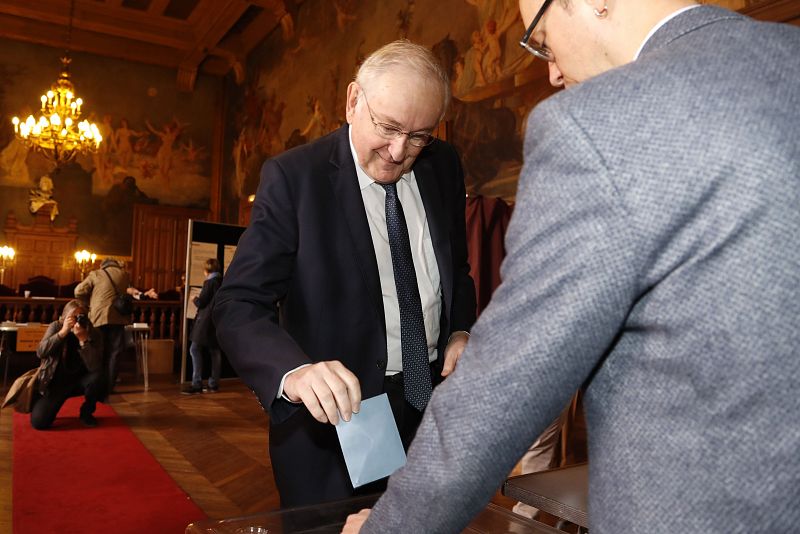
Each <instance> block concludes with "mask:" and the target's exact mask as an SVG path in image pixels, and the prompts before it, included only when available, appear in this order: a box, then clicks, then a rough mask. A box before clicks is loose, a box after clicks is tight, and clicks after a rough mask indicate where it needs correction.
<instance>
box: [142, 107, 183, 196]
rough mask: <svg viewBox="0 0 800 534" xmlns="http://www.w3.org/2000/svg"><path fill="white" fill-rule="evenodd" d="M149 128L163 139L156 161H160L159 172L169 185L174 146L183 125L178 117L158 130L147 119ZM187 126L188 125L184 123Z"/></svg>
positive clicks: (146, 122)
mask: <svg viewBox="0 0 800 534" xmlns="http://www.w3.org/2000/svg"><path fill="white" fill-rule="evenodd" d="M144 122H145V124H146V125H147V129H148V130H150V132H152V133H153V135H155V136H156V137H158V138H159V139H161V145H160V146H159V147H158V152H157V153H156V162H157V163H158V172H159V174H160V175H161V178H162V179H164V180H165V185H167V186H169V182H168V179H169V171H170V169H171V168H172V148H173V146H174V145H175V140H176V139H178V136H179V135H180V134H181V131H182V129H183V128H182V125H181V124H180V123H178V121H177V119H176V120H173V121H171V122H167V123H165V124H164V127H163V128H162V129H161V130H156V129H155V128H154V127H153V125H152V124H150V121H148V120H146V119H145V121H144ZM183 126H186V125H183Z"/></svg>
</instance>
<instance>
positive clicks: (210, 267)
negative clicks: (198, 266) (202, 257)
mask: <svg viewBox="0 0 800 534" xmlns="http://www.w3.org/2000/svg"><path fill="white" fill-rule="evenodd" d="M203 269H205V270H206V272H209V273H219V272H221V269H220V268H219V260H218V259H217V258H208V259H207V260H206V262H205V263H204V264H203Z"/></svg>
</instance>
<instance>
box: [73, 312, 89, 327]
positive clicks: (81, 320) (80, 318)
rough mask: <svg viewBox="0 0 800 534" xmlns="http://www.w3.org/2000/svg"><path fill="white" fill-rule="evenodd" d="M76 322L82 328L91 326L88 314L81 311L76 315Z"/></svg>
mask: <svg viewBox="0 0 800 534" xmlns="http://www.w3.org/2000/svg"><path fill="white" fill-rule="evenodd" d="M75 322H76V323H77V324H79V325H80V326H81V327H82V328H86V327H87V326H89V318H88V317H87V316H86V314H85V313H79V314H78V315H76V316H75Z"/></svg>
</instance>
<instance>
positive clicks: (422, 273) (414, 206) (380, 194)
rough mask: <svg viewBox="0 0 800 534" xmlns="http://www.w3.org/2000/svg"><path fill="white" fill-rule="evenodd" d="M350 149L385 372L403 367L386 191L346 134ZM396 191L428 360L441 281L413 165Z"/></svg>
mask: <svg viewBox="0 0 800 534" xmlns="http://www.w3.org/2000/svg"><path fill="white" fill-rule="evenodd" d="M350 151H351V152H352V154H353V161H354V162H355V165H356V174H357V175H358V185H359V188H360V189H361V197H362V198H363V199H364V209H365V210H366V213H367V221H368V222H369V232H370V235H371V236H372V245H373V247H374V248H375V259H376V260H377V262H378V275H379V276H380V281H381V293H382V295H383V312H384V315H385V317H386V350H387V354H388V356H389V361H388V362H387V364H386V374H387V375H391V374H395V373H397V372H400V371H402V370H403V352H402V349H401V347H400V305H399V304H398V301H397V286H395V283H394V269H393V267H392V251H391V249H390V248H389V234H388V231H387V229H386V191H385V190H384V189H383V187H382V186H381V185H380V184H379V183H377V182H375V181H374V180H373V179H372V178H370V177H369V176H368V175H367V173H366V172H364V169H362V168H361V165H359V163H358V156H357V155H356V152H355V148H354V147H353V140H352V138H351V139H350ZM396 185H397V197H398V198H399V199H400V203H401V204H402V205H403V214H404V215H405V219H406V225H407V226H408V239H409V242H410V243H411V256H412V258H413V260H414V270H415V271H416V273H417V286H418V287H419V296H420V300H421V301H422V315H423V317H424V318H425V335H426V337H427V339H428V361H431V362H432V361H435V360H436V357H437V350H436V344H437V341H438V339H439V321H440V318H441V312H442V287H441V278H440V276H439V265H438V263H437V262H436V255H435V254H434V252H433V242H432V241H431V233H430V229H429V228H428V219H427V218H426V217H425V207H424V206H423V205H422V197H421V196H420V193H419V186H418V185H417V179H416V176H415V175H414V171H413V170H412V171H411V172H409V173H407V174H404V175H403V176H402V177H401V178H400V180H398V181H397V184H396Z"/></svg>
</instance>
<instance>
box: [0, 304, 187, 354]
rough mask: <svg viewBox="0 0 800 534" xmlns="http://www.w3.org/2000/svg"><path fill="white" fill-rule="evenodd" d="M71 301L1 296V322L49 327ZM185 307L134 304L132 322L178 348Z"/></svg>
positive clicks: (154, 337)
mask: <svg viewBox="0 0 800 534" xmlns="http://www.w3.org/2000/svg"><path fill="white" fill-rule="evenodd" d="M69 301H70V299H66V298H57V299H47V300H40V299H31V298H27V299H26V298H23V297H0V322H3V321H11V322H15V323H44V324H48V323H51V322H52V321H55V320H56V319H58V317H59V315H61V310H62V309H64V305H65V304H66V303H67V302H69ZM182 308H183V306H182V303H181V302H180V301H165V300H146V301H134V308H133V315H132V322H135V323H147V324H148V325H150V338H151V339H172V340H174V341H175V346H176V347H180V346H181V344H180V343H181V312H182Z"/></svg>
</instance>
